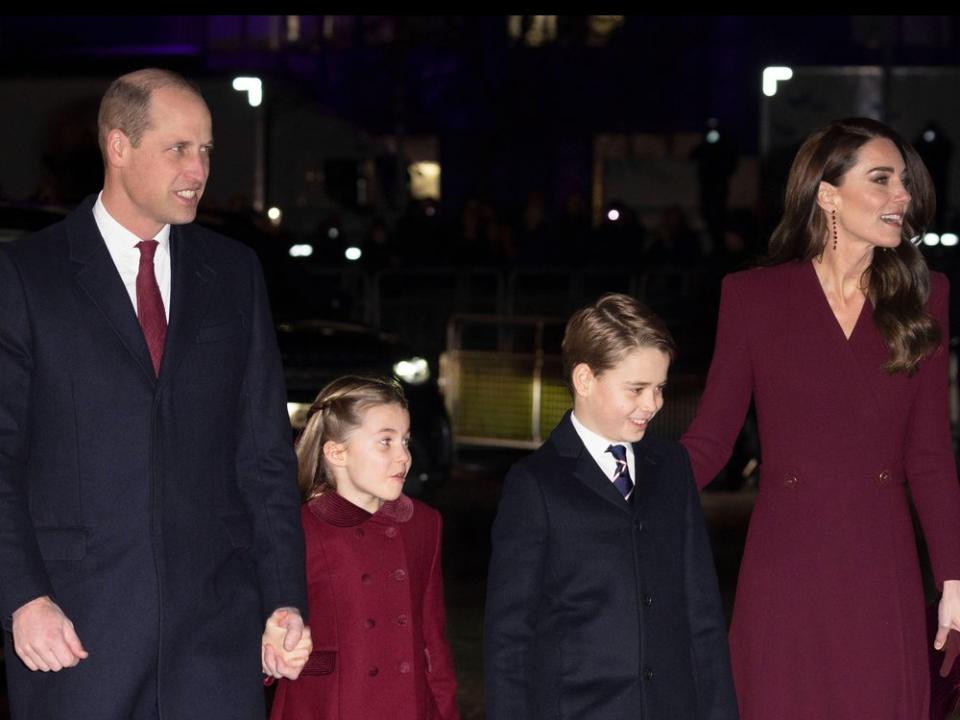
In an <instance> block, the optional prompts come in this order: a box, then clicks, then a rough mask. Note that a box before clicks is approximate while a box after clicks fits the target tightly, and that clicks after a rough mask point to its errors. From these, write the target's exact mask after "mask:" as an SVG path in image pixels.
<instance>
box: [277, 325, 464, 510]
mask: <svg viewBox="0 0 960 720" xmlns="http://www.w3.org/2000/svg"><path fill="white" fill-rule="evenodd" d="M277 338H278V340H279V343H280V353H281V355H282V356H283V367H284V373H285V374H286V380H287V398H288V401H289V402H288V404H287V410H288V412H289V413H290V423H291V425H292V426H293V427H294V428H295V429H298V428H302V427H303V425H304V422H305V421H306V413H307V411H308V410H309V408H310V404H311V402H312V401H313V399H314V397H316V394H317V391H318V390H319V389H320V388H322V387H323V386H324V385H325V384H327V383H328V382H330V381H331V380H333V379H334V378H335V377H338V376H340V375H346V374H351V373H352V374H361V375H364V374H366V375H378V376H382V377H395V378H396V379H397V380H398V381H399V382H400V384H401V385H402V386H403V390H404V393H405V394H406V396H407V401H408V402H409V405H410V434H411V440H410V452H411V455H412V456H413V465H412V466H411V468H410V472H409V473H408V474H407V482H406V485H405V488H404V491H405V492H406V493H407V494H408V495H413V496H419V495H423V494H424V493H426V492H429V491H430V490H431V489H432V488H436V487H439V486H440V485H441V484H443V482H445V481H446V479H447V476H448V475H449V472H450V465H451V462H452V440H451V434H450V420H449V418H448V416H447V411H446V408H445V407H444V404H443V398H442V397H441V395H440V390H439V388H438V387H437V382H436V379H435V378H436V375H435V372H434V368H433V367H432V363H431V362H430V361H429V360H428V359H427V358H425V357H422V356H419V355H417V354H416V353H415V352H414V351H412V350H411V349H410V348H408V347H407V346H406V345H404V344H403V343H402V342H401V341H400V340H399V339H397V338H396V337H394V336H392V335H388V334H385V333H381V332H377V331H376V330H373V329H371V328H368V327H364V326H362V325H355V324H350V323H341V322H335V321H330V320H318V319H309V320H297V321H294V322H287V323H281V324H280V325H279V327H278V329H277Z"/></svg>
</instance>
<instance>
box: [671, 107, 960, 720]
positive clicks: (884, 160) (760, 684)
mask: <svg viewBox="0 0 960 720" xmlns="http://www.w3.org/2000/svg"><path fill="white" fill-rule="evenodd" d="M933 209H934V197H933V191H932V186H931V182H930V179H929V176H928V174H927V172H926V170H925V168H924V167H923V164H922V162H921V161H920V159H919V158H918V156H917V154H916V152H915V151H914V150H913V149H912V148H911V147H910V146H909V145H908V144H907V143H906V142H904V141H903V140H902V139H901V138H900V137H899V136H897V135H896V134H895V133H894V132H893V131H892V130H890V129H889V128H887V127H886V126H884V125H882V124H881V123H878V122H875V121H872V120H867V119H851V120H843V121H836V122H834V123H831V124H830V125H828V126H827V127H826V128H824V129H822V130H820V131H818V132H817V133H815V134H813V135H812V136H811V137H810V138H808V139H807V141H806V142H805V143H804V145H803V146H802V147H801V149H800V151H799V152H798V154H797V157H796V159H795V160H794V163H793V167H792V168H791V171H790V177H789V180H788V184H787V191H786V203H785V211H784V217H783V220H782V221H781V223H780V225H779V226H778V227H777V229H776V230H775V231H774V233H773V236H772V237H771V240H770V255H769V257H768V260H767V262H766V263H765V267H761V268H757V269H753V270H749V271H746V272H741V273H735V274H732V275H729V276H728V277H727V278H725V279H724V282H723V290H722V296H721V303H720V317H719V323H718V329H717V342H716V347H715V350H714V357H713V362H712V364H711V367H710V373H709V375H708V378H707V387H706V390H705V392H704V395H703V398H702V400H701V403H700V407H699V409H698V412H697V417H696V419H695V420H694V422H693V424H692V425H691V426H690V428H689V429H688V430H687V433H686V434H685V435H684V437H683V439H682V442H683V443H684V445H685V446H686V447H687V449H688V451H689V453H690V457H691V460H692V464H693V468H694V472H695V475H696V478H697V481H698V484H699V485H700V486H701V487H702V486H704V485H706V484H707V483H708V482H709V481H710V480H711V479H712V478H713V477H714V476H715V475H716V473H717V472H718V471H719V470H720V468H721V467H723V465H724V464H725V463H726V461H727V459H728V457H729V456H730V452H731V448H732V445H733V442H734V440H735V438H736V436H737V434H738V432H739V430H740V426H741V424H742V422H743V419H744V416H745V414H746V412H747V409H748V406H749V404H750V400H751V397H752V398H753V401H754V403H755V407H756V412H757V419H758V423H759V427H760V437H761V447H762V453H763V465H762V469H761V480H760V490H759V494H758V496H757V500H756V505H755V507H754V510H753V516H752V518H751V521H750V528H749V533H748V536H747V544H746V549H745V552H744V557H743V561H742V565H741V570H740V577H739V581H738V587H737V596H736V604H735V608H734V615H733V623H732V627H731V642H730V646H731V655H732V660H733V669H734V678H735V681H736V686H737V698H738V701H739V704H740V711H741V715H742V717H743V718H744V720H757V719H759V718H771V719H774V718H775V719H776V720H793V719H796V720H810V719H812V718H820V719H824V720H846V719H850V720H853V719H854V718H856V719H857V720H860V719H862V718H870V720H927V718H928V717H929V716H928V706H929V698H928V695H929V686H930V680H929V676H928V670H927V668H928V660H927V655H928V650H927V643H933V642H936V645H937V647H938V648H939V647H940V645H941V644H942V641H943V639H944V638H945V636H946V632H947V628H949V627H951V626H952V627H954V628H957V629H960V488H958V483H957V475H956V467H955V460H954V455H953V450H952V446H951V439H950V428H949V420H948V398H947V344H948V335H947V333H948V324H947V299H948V287H947V282H946V278H945V277H943V276H942V275H940V274H938V273H932V274H931V273H929V271H928V270H927V267H926V264H925V262H924V260H923V258H922V257H921V255H920V253H919V251H918V250H917V248H916V247H915V246H914V245H913V244H912V243H911V242H910V240H909V238H911V237H913V236H914V235H917V234H918V233H919V232H921V229H922V228H923V227H924V225H925V224H926V223H927V222H928V221H929V219H930V218H931V217H932V214H933ZM908 493H909V496H910V497H912V499H913V502H914V504H915V506H916V508H917V511H918V514H919V517H920V521H921V524H922V526H923V531H924V535H925V537H926V540H927V545H928V547H929V551H930V558H931V561H932V565H933V570H934V574H935V577H936V581H937V584H938V586H939V587H940V588H941V589H942V591H943V597H942V600H941V603H940V610H939V625H940V626H941V627H940V629H939V631H938V634H937V637H936V640H935V639H934V638H931V637H926V632H925V623H924V597H923V589H922V585H921V578H920V571H919V567H918V561H917V551H916V547H915V542H914V534H913V530H912V526H911V519H910V510H909V500H908Z"/></svg>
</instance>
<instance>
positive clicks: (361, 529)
mask: <svg viewBox="0 0 960 720" xmlns="http://www.w3.org/2000/svg"><path fill="white" fill-rule="evenodd" d="M353 534H354V535H356V536H357V537H358V538H362V537H363V528H357V529H356V530H354V531H353Z"/></svg>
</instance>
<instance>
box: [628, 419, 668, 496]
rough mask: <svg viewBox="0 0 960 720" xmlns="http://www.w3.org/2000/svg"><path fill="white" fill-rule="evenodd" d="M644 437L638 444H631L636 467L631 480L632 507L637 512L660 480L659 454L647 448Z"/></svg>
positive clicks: (655, 489)
mask: <svg viewBox="0 0 960 720" xmlns="http://www.w3.org/2000/svg"><path fill="white" fill-rule="evenodd" d="M646 439H647V436H646V435H645V436H644V437H643V439H642V440H640V442H635V443H634V444H633V464H634V465H635V466H636V477H635V478H634V479H633V483H634V484H633V496H632V500H633V507H634V509H635V510H639V509H640V508H642V507H643V506H644V505H645V504H646V503H647V500H648V499H649V498H650V496H651V495H653V494H654V493H655V492H656V491H657V483H658V482H659V480H660V467H661V463H660V453H658V452H657V451H656V450H653V449H652V448H651V447H649V443H647V442H645V441H646Z"/></svg>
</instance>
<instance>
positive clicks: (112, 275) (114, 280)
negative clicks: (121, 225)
mask: <svg viewBox="0 0 960 720" xmlns="http://www.w3.org/2000/svg"><path fill="white" fill-rule="evenodd" d="M95 200H96V197H95V196H91V197H89V198H87V199H86V200H85V201H84V202H83V204H82V205H81V206H80V207H78V208H77V209H76V210H74V211H73V212H72V213H70V215H68V216H67V218H66V224H67V243H68V245H69V247H70V259H71V262H72V263H73V267H74V277H76V280H77V283H78V284H79V285H80V287H81V288H82V289H83V291H84V292H85V293H86V294H87V295H88V296H89V297H90V299H91V300H92V301H93V303H94V305H96V306H97V308H98V309H99V310H100V312H101V314H102V315H103V316H104V318H106V320H107V322H108V323H109V324H110V327H112V328H113V331H114V332H115V333H116V334H117V338H118V339H119V340H120V343H121V344H122V345H123V346H124V347H125V348H126V349H127V352H129V353H130V355H131V356H132V357H133V359H134V361H135V362H136V363H137V365H138V366H139V367H140V369H141V371H142V372H143V374H144V376H145V377H146V378H147V379H148V380H149V381H150V383H151V384H152V383H155V382H156V376H155V374H154V371H153V363H152V362H151V360H150V351H149V350H148V349H147V342H146V340H144V337H143V330H141V328H140V323H139V321H138V320H137V313H136V311H135V310H134V308H133V304H132V303H131V302H130V295H129V294H128V293H127V289H126V288H125V287H124V285H123V280H121V279H120V273H118V272H117V267H116V265H114V264H113V258H111V257H110V252H109V251H108V250H107V245H106V243H105V242H104V240H103V237H102V236H101V235H100V230H99V229H98V228H97V223H96V221H95V220H94V219H93V203H94V201H95Z"/></svg>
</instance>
